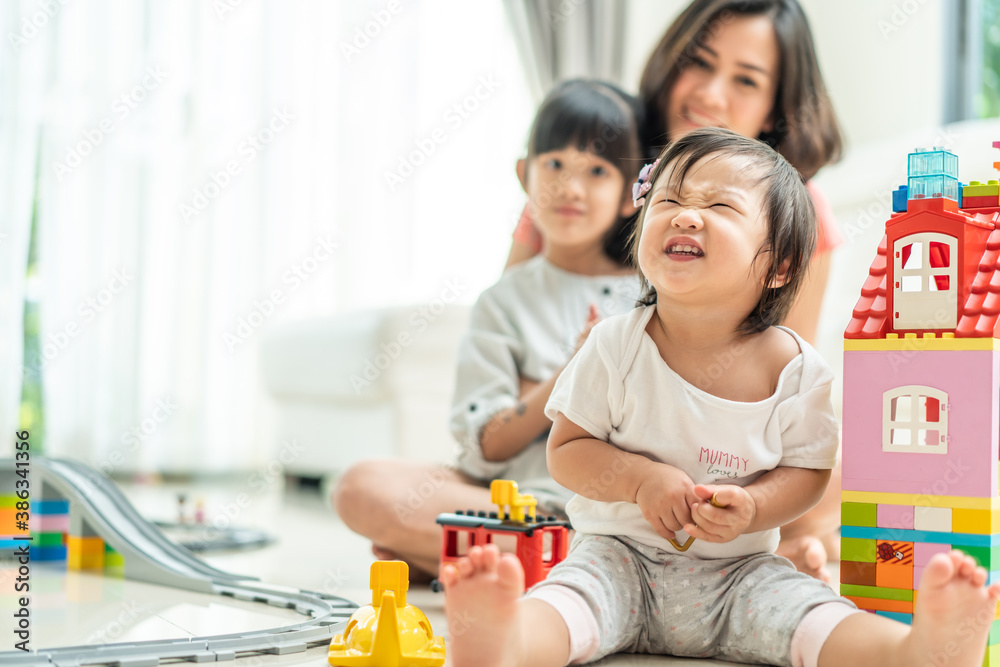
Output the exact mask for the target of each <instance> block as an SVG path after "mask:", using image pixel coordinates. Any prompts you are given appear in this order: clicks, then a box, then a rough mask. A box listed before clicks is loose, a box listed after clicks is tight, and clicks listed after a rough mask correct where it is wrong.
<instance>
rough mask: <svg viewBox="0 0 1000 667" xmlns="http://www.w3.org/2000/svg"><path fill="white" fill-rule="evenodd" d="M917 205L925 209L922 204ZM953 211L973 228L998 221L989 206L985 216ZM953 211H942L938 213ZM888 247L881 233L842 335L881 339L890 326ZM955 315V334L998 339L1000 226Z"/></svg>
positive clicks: (897, 219) (895, 220) (901, 217)
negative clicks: (859, 294) (967, 294)
mask: <svg viewBox="0 0 1000 667" xmlns="http://www.w3.org/2000/svg"><path fill="white" fill-rule="evenodd" d="M920 208H921V209H924V210H926V209H925V207H923V206H921V207H920ZM956 212H958V213H964V217H965V221H966V223H965V224H969V225H973V226H976V227H981V228H982V227H986V228H989V227H993V225H996V224H997V223H998V222H1000V219H998V216H997V215H996V213H997V211H996V209H991V210H990V211H989V212H987V213H986V214H985V215H984V214H982V213H979V214H977V213H972V212H971V211H968V212H967V211H961V212H959V211H956ZM954 214H955V213H947V212H945V211H944V210H941V215H954ZM907 217H908V216H907V215H906V213H903V214H901V215H899V216H897V217H894V218H892V219H890V221H889V223H887V225H888V224H894V223H900V222H902V221H903V220H905V219H907ZM887 246H888V237H887V236H883V237H882V241H881V242H880V243H879V246H878V254H876V256H875V261H873V262H872V265H871V268H870V269H869V270H868V279H867V280H866V281H865V284H864V287H862V288H861V297H860V298H859V299H858V302H857V304H856V305H855V306H854V312H853V313H852V317H851V322H850V323H849V324H848V325H847V329H846V330H845V331H844V338H882V337H884V336H885V335H886V334H887V333H889V332H890V331H891V329H892V326H891V323H889V322H888V321H887V318H888V316H889V313H888V297H887V294H886V286H887V282H888V275H887V273H888V272H887V267H886V261H887V257H888V251H887ZM980 247H981V246H980ZM968 261H975V260H972V259H970V260H968ZM958 314H959V319H958V326H957V327H955V336H956V337H959V338H989V337H996V338H1000V228H994V229H992V230H991V231H990V233H989V237H988V238H987V240H986V249H985V251H984V252H983V255H982V257H981V258H980V259H979V262H978V270H977V273H976V277H975V279H974V280H973V282H972V286H971V288H970V289H969V296H968V298H967V299H966V302H965V303H964V304H963V305H962V306H961V307H960V309H959V313H958Z"/></svg>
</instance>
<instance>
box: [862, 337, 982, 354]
mask: <svg viewBox="0 0 1000 667" xmlns="http://www.w3.org/2000/svg"><path fill="white" fill-rule="evenodd" d="M844 350H845V351H847V352H908V351H916V352H926V351H939V350H945V351H958V352H961V351H968V350H973V351H975V350H980V351H981V350H1000V339H996V338H955V337H954V334H952V335H951V336H949V335H948V334H947V333H946V334H944V336H943V337H941V338H937V337H929V336H927V334H924V336H922V337H920V338H918V337H917V336H916V334H905V337H904V338H899V336H898V334H886V337H885V338H845V339H844Z"/></svg>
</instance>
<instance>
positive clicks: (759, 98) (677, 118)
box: [665, 16, 780, 141]
mask: <svg viewBox="0 0 1000 667" xmlns="http://www.w3.org/2000/svg"><path fill="white" fill-rule="evenodd" d="M692 48H693V54H692V57H693V59H692V62H691V64H689V65H688V66H687V67H686V68H685V69H684V70H683V71H681V73H680V74H679V75H678V77H677V81H676V82H675V83H674V87H673V90H671V91H670V99H669V100H668V103H667V117H666V119H665V125H666V128H667V133H668V134H669V136H670V139H671V141H673V140H676V139H677V138H678V137H681V136H683V135H685V134H687V133H688V132H690V131H691V130H693V129H695V128H699V127H706V126H709V127H725V128H728V129H730V130H732V131H734V132H738V133H739V134H742V135H743V136H745V137H751V138H756V137H757V136H759V135H760V133H761V132H763V131H766V130H771V129H772V128H773V126H774V121H773V118H772V116H773V113H772V112H773V110H774V99H775V94H776V91H777V84H778V82H777V77H778V66H779V60H780V56H779V53H778V40H777V38H776V37H775V35H774V26H773V25H772V24H771V19H769V18H768V17H767V16H735V17H725V16H723V17H722V18H720V19H718V20H717V21H716V22H715V23H714V24H712V25H711V26H710V27H709V28H708V30H707V34H706V38H705V40H704V42H703V43H702V44H701V45H693V47H692Z"/></svg>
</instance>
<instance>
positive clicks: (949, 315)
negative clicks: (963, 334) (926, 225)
mask: <svg viewBox="0 0 1000 667" xmlns="http://www.w3.org/2000/svg"><path fill="white" fill-rule="evenodd" d="M956 249H957V241H956V239H955V238H954V237H952V236H948V235H946V234H939V233H936V232H923V233H919V234H911V235H909V236H906V237H903V238H901V239H898V240H897V241H896V242H895V243H894V248H893V276H894V285H893V305H894V307H893V310H894V311H895V312H894V313H893V328H895V329H950V328H954V327H955V326H956V325H957V324H958V289H957V288H958V285H957V284H956V279H957V277H958V272H957V266H956V261H954V260H955V259H956V255H955V253H956Z"/></svg>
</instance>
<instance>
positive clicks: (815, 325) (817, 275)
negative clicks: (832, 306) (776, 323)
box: [782, 252, 830, 345]
mask: <svg viewBox="0 0 1000 667" xmlns="http://www.w3.org/2000/svg"><path fill="white" fill-rule="evenodd" d="M829 277H830V253H829V252H824V253H819V254H816V255H814V256H813V258H812V259H810V260H809V267H808V268H807V269H806V275H805V278H804V279H803V281H802V286H801V287H799V293H798V294H797V295H796V296H795V302H794V303H792V308H791V310H789V311H788V315H786V316H785V321H784V322H782V324H783V325H785V326H786V327H788V328H789V329H791V330H792V331H794V332H795V333H797V334H798V335H800V336H802V338H804V339H805V340H806V342H807V343H809V344H810V345H816V333H817V330H818V329H819V316H820V312H821V310H822V306H823V294H824V293H825V292H826V283H827V280H828V279H829Z"/></svg>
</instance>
